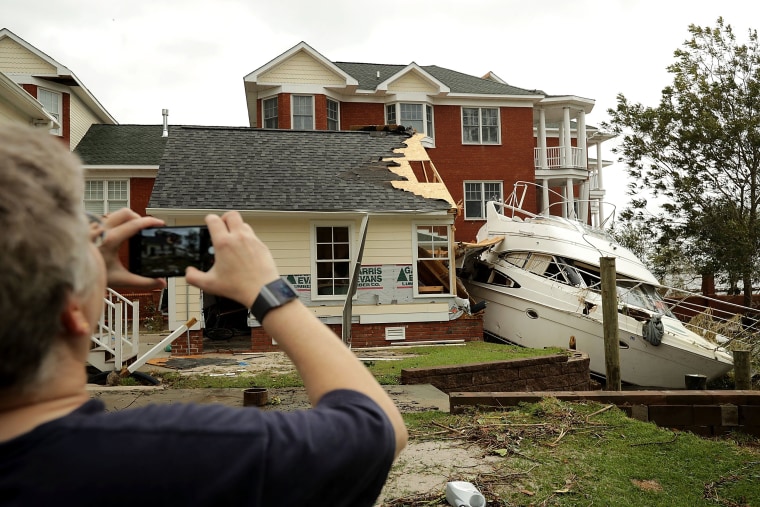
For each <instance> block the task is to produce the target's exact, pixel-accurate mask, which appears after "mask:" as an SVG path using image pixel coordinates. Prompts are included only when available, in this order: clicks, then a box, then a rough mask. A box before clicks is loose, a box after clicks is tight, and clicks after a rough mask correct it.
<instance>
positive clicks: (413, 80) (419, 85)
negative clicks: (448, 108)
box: [388, 72, 438, 93]
mask: <svg viewBox="0 0 760 507" xmlns="http://www.w3.org/2000/svg"><path fill="white" fill-rule="evenodd" d="M388 91H403V92H425V93H438V88H437V87H435V86H433V85H432V84H430V82H429V81H427V80H425V79H423V78H421V77H420V76H419V74H417V73H416V72H407V73H406V74H404V75H403V76H401V77H400V78H398V79H396V80H395V81H393V82H392V83H390V84H389V85H388Z"/></svg>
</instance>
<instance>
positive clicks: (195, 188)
mask: <svg viewBox="0 0 760 507" xmlns="http://www.w3.org/2000/svg"><path fill="white" fill-rule="evenodd" d="M405 139H406V137H403V136H400V135H396V134H388V135H386V136H384V137H379V136H376V135H371V134H370V133H369V132H345V131H343V132H335V131H297V130H262V129H251V128H243V127H175V128H174V129H173V130H172V131H171V132H170V134H169V140H168V143H167V145H166V150H165V153H164V158H163V160H162V162H161V167H160V168H159V171H158V177H157V178H156V182H155V185H154V187H153V194H152V196H151V198H150V203H149V204H148V207H149V208H165V209H166V208H168V209H237V210H277V211H342V210H375V211H399V210H418V211H434V210H448V209H449V208H450V205H449V203H447V202H446V201H444V200H439V199H427V198H423V197H421V196H418V195H416V194H413V193H411V192H406V191H404V190H398V189H395V188H393V187H392V186H391V184H390V183H389V182H390V181H393V180H402V179H403V178H402V177H400V176H398V175H396V174H394V173H392V172H391V171H390V170H389V169H388V168H387V167H388V162H382V161H381V158H387V157H390V156H394V154H393V153H392V150H393V149H394V148H399V147H401V146H402V143H403V141H404V140H405ZM396 156H400V155H396ZM391 163H393V162H391Z"/></svg>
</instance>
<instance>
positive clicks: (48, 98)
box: [37, 88, 62, 136]
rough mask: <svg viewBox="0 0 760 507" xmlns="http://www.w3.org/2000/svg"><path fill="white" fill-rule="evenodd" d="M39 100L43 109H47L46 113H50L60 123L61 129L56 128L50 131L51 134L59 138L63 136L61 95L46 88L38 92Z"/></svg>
mask: <svg viewBox="0 0 760 507" xmlns="http://www.w3.org/2000/svg"><path fill="white" fill-rule="evenodd" d="M37 100H39V101H40V103H41V104H42V107H44V108H45V111H47V112H48V113H50V116H52V117H53V118H55V119H56V121H58V125H59V127H54V128H52V129H50V133H51V134H55V135H57V136H60V135H61V127H60V125H61V103H62V100H61V94H60V93H58V92H53V91H50V90H46V89H44V88H39V89H38V90H37Z"/></svg>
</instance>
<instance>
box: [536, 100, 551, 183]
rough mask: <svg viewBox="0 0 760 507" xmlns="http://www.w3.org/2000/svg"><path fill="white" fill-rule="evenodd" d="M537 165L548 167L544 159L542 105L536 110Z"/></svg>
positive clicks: (544, 134) (544, 128) (543, 114)
mask: <svg viewBox="0 0 760 507" xmlns="http://www.w3.org/2000/svg"><path fill="white" fill-rule="evenodd" d="M538 167H539V168H540V169H549V163H548V162H547V161H546V111H544V108H543V107H542V108H540V109H539V110H538Z"/></svg>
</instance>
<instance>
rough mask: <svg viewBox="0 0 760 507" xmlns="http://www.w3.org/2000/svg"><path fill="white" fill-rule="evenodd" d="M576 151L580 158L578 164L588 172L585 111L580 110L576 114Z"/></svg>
mask: <svg viewBox="0 0 760 507" xmlns="http://www.w3.org/2000/svg"><path fill="white" fill-rule="evenodd" d="M577 144H578V151H579V152H580V157H579V160H578V163H579V164H580V167H581V169H583V170H584V171H588V153H587V151H586V150H587V148H586V111H584V110H583V109H581V110H580V111H579V112H578V143H577Z"/></svg>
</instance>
